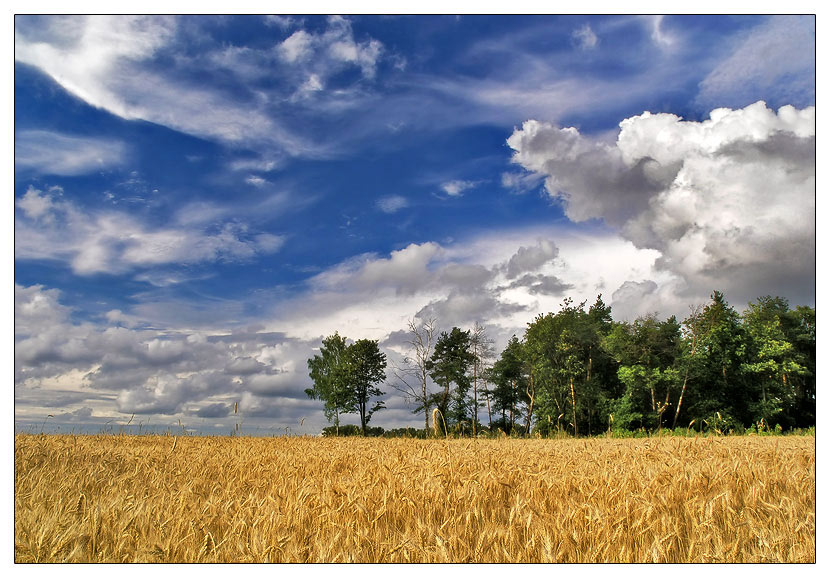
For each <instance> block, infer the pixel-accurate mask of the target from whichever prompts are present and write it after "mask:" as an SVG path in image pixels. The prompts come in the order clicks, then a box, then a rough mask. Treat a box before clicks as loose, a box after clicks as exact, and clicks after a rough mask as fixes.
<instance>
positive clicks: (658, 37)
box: [647, 15, 677, 48]
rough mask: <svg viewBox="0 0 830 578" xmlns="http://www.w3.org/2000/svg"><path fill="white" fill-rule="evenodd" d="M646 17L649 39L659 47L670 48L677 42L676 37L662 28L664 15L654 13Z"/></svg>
mask: <svg viewBox="0 0 830 578" xmlns="http://www.w3.org/2000/svg"><path fill="white" fill-rule="evenodd" d="M647 18H648V22H649V26H650V27H651V39H652V40H653V41H654V43H655V44H657V45H658V46H660V47H661V48H671V47H672V46H673V45H674V44H675V43H676V42H677V39H676V38H675V37H674V35H672V34H671V33H669V32H666V31H665V30H664V29H663V18H664V16H662V15H654V16H648V17H647Z"/></svg>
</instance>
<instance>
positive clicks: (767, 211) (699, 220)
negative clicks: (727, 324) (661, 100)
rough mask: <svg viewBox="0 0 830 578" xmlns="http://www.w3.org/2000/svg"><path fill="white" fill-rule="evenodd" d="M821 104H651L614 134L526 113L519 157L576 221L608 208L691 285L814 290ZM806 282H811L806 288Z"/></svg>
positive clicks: (614, 220) (740, 291)
mask: <svg viewBox="0 0 830 578" xmlns="http://www.w3.org/2000/svg"><path fill="white" fill-rule="evenodd" d="M814 135H815V108H813V107H811V108H807V109H804V110H796V109H794V108H793V107H790V106H786V107H782V108H781V109H779V111H778V112H777V114H776V112H775V111H772V110H770V109H768V108H766V106H765V105H764V103H762V102H759V103H756V104H754V105H751V106H748V107H746V108H744V109H740V110H729V109H717V110H714V111H712V113H711V115H710V118H709V119H708V120H706V121H703V122H693V121H683V120H682V119H680V118H679V117H676V116H674V115H669V114H654V115H653V114H649V113H644V114H643V115H640V116H637V117H632V118H629V119H626V120H624V121H622V122H621V123H620V133H619V136H618V139H617V142H616V143H607V142H601V141H598V140H595V139H592V138H590V137H586V136H583V135H581V134H580V133H579V132H578V131H577V130H576V129H573V128H560V127H557V126H554V125H552V124H548V123H540V122H538V121H528V122H526V123H525V124H524V125H523V127H522V129H520V130H517V131H515V132H514V133H513V135H512V136H511V137H510V139H508V144H509V145H510V146H511V147H512V148H513V149H514V150H515V151H516V152H515V155H514V160H515V161H516V162H517V163H519V164H521V165H522V166H523V167H524V168H526V169H528V170H531V171H534V172H537V173H539V174H543V175H545V177H546V179H547V180H546V187H547V189H548V193H549V194H550V195H551V196H552V197H555V198H558V199H560V200H561V201H562V202H563V203H564V207H565V211H566V214H567V216H568V217H569V218H570V219H571V220H574V221H585V220H588V219H592V218H595V219H603V220H605V221H606V222H607V223H609V224H612V225H615V226H619V227H620V228H621V230H622V231H623V232H624V234H625V236H626V237H627V238H629V239H631V240H632V241H633V242H634V243H635V244H636V245H637V246H638V247H642V248H652V249H657V250H659V251H660V253H661V258H660V259H659V261H658V266H659V267H661V268H664V269H666V270H667V271H670V272H672V273H674V274H676V275H678V276H679V277H680V278H681V279H683V280H684V281H685V282H686V283H687V287H686V288H685V289H683V290H684V291H686V292H687V294H689V295H695V296H698V295H703V296H705V295H708V293H709V292H710V291H711V290H712V289H713V288H718V289H722V290H724V291H726V293H727V295H730V294H731V295H732V296H733V298H734V299H735V300H736V301H739V302H740V301H744V302H745V301H746V300H748V299H752V298H755V297H757V296H758V295H754V294H749V293H750V292H756V291H757V292H761V293H764V294H766V293H778V292H780V293H783V294H784V295H785V296H788V297H790V298H792V299H809V297H810V292H811V289H810V288H811V287H812V285H813V282H814V279H815V228H814V222H815V164H814V158H815V136H814ZM799 285H800V286H801V288H799Z"/></svg>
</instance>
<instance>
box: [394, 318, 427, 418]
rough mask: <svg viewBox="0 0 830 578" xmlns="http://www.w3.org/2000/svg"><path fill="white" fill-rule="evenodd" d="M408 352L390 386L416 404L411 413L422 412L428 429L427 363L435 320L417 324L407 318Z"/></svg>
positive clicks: (396, 370) (396, 369) (397, 368)
mask: <svg viewBox="0 0 830 578" xmlns="http://www.w3.org/2000/svg"><path fill="white" fill-rule="evenodd" d="M408 327H409V345H410V350H409V353H408V354H407V355H406V357H404V360H403V362H404V365H403V367H396V368H395V377H396V378H397V383H396V384H393V385H392V387H393V388H395V389H397V390H398V391H400V392H401V393H403V394H404V395H405V396H406V398H407V401H412V400H414V401H415V403H416V404H417V405H416V407H415V409H414V410H412V412H413V413H419V412H424V430H427V431H428V430H429V407H430V392H429V388H428V385H429V380H430V377H429V371H428V369H427V365H428V363H429V360H430V357H431V356H432V349H433V347H434V345H435V332H436V321H435V319H432V318H430V319H428V320H426V321H424V322H422V323H421V325H417V324H416V323H415V320H414V319H410V320H409V325H408Z"/></svg>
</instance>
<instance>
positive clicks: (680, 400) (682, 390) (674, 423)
mask: <svg viewBox="0 0 830 578" xmlns="http://www.w3.org/2000/svg"><path fill="white" fill-rule="evenodd" d="M688 381H689V368H688V367H687V368H686V375H685V376H684V377H683V387H681V388H680V397H679V398H677V409H676V410H675V411H674V419H673V420H672V422H671V428H672V429H674V428H675V427H677V416H679V415H680V406H681V405H683V394H684V393H686V383H688Z"/></svg>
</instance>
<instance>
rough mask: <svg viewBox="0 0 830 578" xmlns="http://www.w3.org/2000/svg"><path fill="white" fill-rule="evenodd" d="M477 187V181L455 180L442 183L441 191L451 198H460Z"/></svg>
mask: <svg viewBox="0 0 830 578" xmlns="http://www.w3.org/2000/svg"><path fill="white" fill-rule="evenodd" d="M476 185H478V183H477V182H475V181H461V180H454V181H447V182H445V183H441V190H442V191H444V192H445V193H447V194H448V195H449V196H451V197H460V196H462V195H463V194H464V191H467V190H470V189H472V188H474V187H475V186H476Z"/></svg>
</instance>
